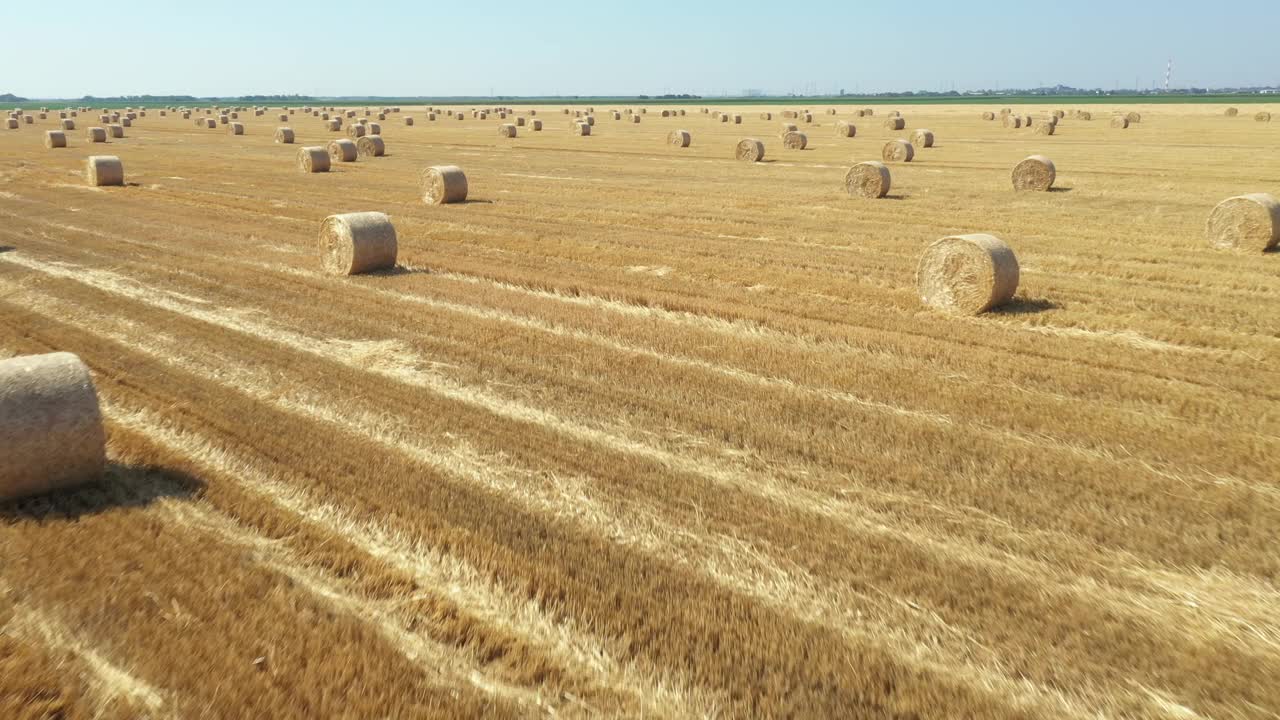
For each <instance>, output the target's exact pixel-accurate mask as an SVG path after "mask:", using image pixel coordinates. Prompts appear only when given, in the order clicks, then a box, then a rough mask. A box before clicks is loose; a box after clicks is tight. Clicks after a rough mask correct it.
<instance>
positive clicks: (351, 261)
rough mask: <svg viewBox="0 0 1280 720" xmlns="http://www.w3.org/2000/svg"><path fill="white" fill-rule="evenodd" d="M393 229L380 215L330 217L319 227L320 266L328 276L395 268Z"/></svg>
mask: <svg viewBox="0 0 1280 720" xmlns="http://www.w3.org/2000/svg"><path fill="white" fill-rule="evenodd" d="M396 249H397V248H396V229H395V226H393V225H392V224H391V218H389V217H387V216H386V215H384V214H382V213H380V212H357V213H346V214H344V215H330V216H329V217H327V218H325V219H324V222H323V223H321V224H320V264H321V266H323V267H324V271H325V272H327V273H329V274H330V275H359V274H360V273H365V272H369V271H371V270H381V269H383V268H390V267H395V264H396Z"/></svg>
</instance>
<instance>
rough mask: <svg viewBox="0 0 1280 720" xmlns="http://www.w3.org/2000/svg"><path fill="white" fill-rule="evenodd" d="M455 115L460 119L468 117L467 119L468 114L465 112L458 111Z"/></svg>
mask: <svg viewBox="0 0 1280 720" xmlns="http://www.w3.org/2000/svg"><path fill="white" fill-rule="evenodd" d="M454 117H456V118H458V119H459V120H466V119H467V116H466V115H464V114H463V113H457V114H456V115H455V116H454Z"/></svg>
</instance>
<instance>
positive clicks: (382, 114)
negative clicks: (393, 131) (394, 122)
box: [378, 113, 387, 120]
mask: <svg viewBox="0 0 1280 720" xmlns="http://www.w3.org/2000/svg"><path fill="white" fill-rule="evenodd" d="M378 119H379V120H386V119H387V114H386V113H378Z"/></svg>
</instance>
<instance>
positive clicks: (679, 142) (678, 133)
mask: <svg viewBox="0 0 1280 720" xmlns="http://www.w3.org/2000/svg"><path fill="white" fill-rule="evenodd" d="M691 142H693V136H692V135H690V134H689V131H688V130H672V131H671V132H669V133H667V144H668V145H673V146H675V147H678V148H687V147H689V143H691Z"/></svg>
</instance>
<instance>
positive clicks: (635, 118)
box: [631, 115, 640, 125]
mask: <svg viewBox="0 0 1280 720" xmlns="http://www.w3.org/2000/svg"><path fill="white" fill-rule="evenodd" d="M631 124H632V125H639V124H640V116H639V115H632V116H631Z"/></svg>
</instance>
